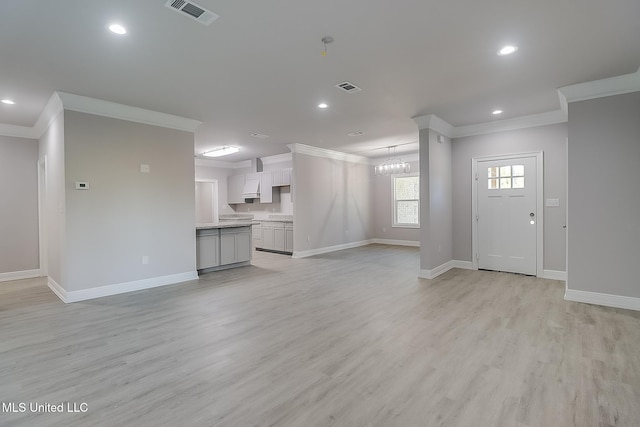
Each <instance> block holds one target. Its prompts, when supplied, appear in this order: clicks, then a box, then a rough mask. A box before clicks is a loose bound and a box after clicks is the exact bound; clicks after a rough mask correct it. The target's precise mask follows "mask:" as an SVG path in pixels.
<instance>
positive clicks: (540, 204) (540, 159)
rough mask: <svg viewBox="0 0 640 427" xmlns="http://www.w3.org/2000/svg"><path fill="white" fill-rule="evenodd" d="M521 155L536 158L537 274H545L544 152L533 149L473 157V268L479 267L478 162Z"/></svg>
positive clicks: (519, 156)
mask: <svg viewBox="0 0 640 427" xmlns="http://www.w3.org/2000/svg"><path fill="white" fill-rule="evenodd" d="M521 157H535V158H536V175H537V176H536V180H537V182H536V210H537V217H538V218H537V221H538V227H536V276H537V277H543V276H544V175H543V174H544V153H543V152H542V151H532V152H526V153H514V154H504V155H500V156H480V157H474V158H472V159H471V234H472V236H473V237H472V251H473V252H472V254H471V256H472V258H473V269H474V270H477V269H478V221H477V218H478V162H485V161H493V160H511V159H518V158H521Z"/></svg>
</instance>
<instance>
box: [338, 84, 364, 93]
mask: <svg viewBox="0 0 640 427" xmlns="http://www.w3.org/2000/svg"><path fill="white" fill-rule="evenodd" d="M336 87H337V88H338V89H342V90H343V91H345V92H349V93H352V92H359V91H361V90H362V89H360V88H359V87H358V86H356V85H354V84H353V83H349V82H342V83H338V84H337V85H336Z"/></svg>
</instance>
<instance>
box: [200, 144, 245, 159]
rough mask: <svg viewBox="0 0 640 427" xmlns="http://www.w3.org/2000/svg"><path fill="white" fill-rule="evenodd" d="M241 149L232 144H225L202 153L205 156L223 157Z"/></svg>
mask: <svg viewBox="0 0 640 427" xmlns="http://www.w3.org/2000/svg"><path fill="white" fill-rule="evenodd" d="M238 151H240V148H238V147H233V146H231V145H223V146H222V147H218V148H215V149H213V150H211V151H207V152H204V153H202V155H203V156H205V157H222V156H227V155H229V154H233V153H237V152H238Z"/></svg>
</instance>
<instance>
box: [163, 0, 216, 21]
mask: <svg viewBox="0 0 640 427" xmlns="http://www.w3.org/2000/svg"><path fill="white" fill-rule="evenodd" d="M165 6H167V7H168V8H169V9H172V10H175V11H176V12H180V13H181V14H184V15H186V16H188V17H189V18H191V19H195V20H196V21H198V22H200V23H201V24H204V25H209V24H211V23H212V22H213V21H215V20H216V19H218V18H219V16H218V15H216V14H215V13H213V12H211V11H210V10H207V9H205V8H204V7H202V6H198V5H197V4H195V3H192V2H189V1H185V0H169V1H168V2H166V3H165Z"/></svg>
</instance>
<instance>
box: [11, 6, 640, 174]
mask: <svg viewBox="0 0 640 427" xmlns="http://www.w3.org/2000/svg"><path fill="white" fill-rule="evenodd" d="M195 3H196V4H199V5H201V6H204V7H206V8H208V9H210V10H212V11H214V12H215V13H217V14H218V15H220V18H219V19H218V20H217V21H215V22H214V23H213V24H211V25H210V26H204V25H202V24H200V23H198V22H195V21H193V20H191V19H189V18H187V17H185V16H181V15H180V14H178V13H176V12H173V11H171V10H170V9H168V8H166V7H165V6H164V4H165V0H135V1H131V0H93V1H86V0H65V1H47V0H39V1H38V0H19V1H18V0H16V1H4V2H2V3H1V4H0V40H2V41H1V42H0V98H11V99H14V100H15V101H16V105H14V106H8V105H4V104H0V123H5V124H13V125H19V126H32V125H33V124H34V123H35V121H36V119H37V117H38V116H39V114H40V113H41V111H42V109H43V107H44V106H45V104H46V102H47V100H48V99H49V97H50V96H51V93H52V92H53V91H55V90H59V91H64V92H70V93H75V94H78V95H84V96H89V97H92V98H98V99H103V100H107V101H112V102H117V103H121V104H126V105H131V106H136V107H141V108H146V109H150V110H155V111H160V112H163V113H169V114H174V115H178V116H183V117H187V118H191V119H196V120H200V121H202V122H203V124H202V125H201V126H200V128H198V130H197V131H196V154H199V153H201V152H203V151H205V150H207V149H211V148H214V147H217V146H221V145H225V144H227V145H237V146H240V147H241V148H242V151H241V152H240V153H238V154H234V155H231V156H228V157H225V158H223V159H224V160H225V161H232V162H237V161H241V160H245V159H249V158H252V157H257V156H259V157H262V156H267V155H273V154H280V153H285V152H288V151H289V150H288V149H287V147H286V144H290V143H303V144H308V145H313V146H317V147H323V148H330V149H335V150H339V151H343V152H347V153H357V154H361V155H365V156H369V157H378V156H383V157H384V156H385V155H386V153H387V150H386V148H385V147H387V146H389V145H401V147H399V148H398V153H403V152H410V151H416V150H417V144H416V141H417V127H416V125H415V123H414V122H413V121H412V120H411V117H414V116H420V115H425V114H436V115H437V116H439V117H441V118H442V119H444V120H446V121H447V122H449V123H451V124H452V125H454V126H463V125H469V124H475V123H483V122H487V121H491V120H496V119H495V118H493V117H492V115H491V111H493V110H494V109H496V108H500V109H502V110H504V111H505V113H504V114H503V115H502V117H501V118H503V119H509V118H513V117H518V116H523V115H529V114H536V113H541V112H547V111H552V110H558V109H559V108H560V103H559V100H558V95H557V92H556V89H557V88H558V87H561V86H566V85H570V84H575V83H581V82H585V81H591V80H596V79H601V78H606V77H613V76H617V75H622V74H628V73H633V72H635V71H637V70H638V68H639V66H640V25H639V24H638V22H639V21H640V1H638V0H608V1H602V0H580V1H578V0H537V1H522V0H516V1H514V0H485V1H477V0H453V1H424V0H423V1H418V0H396V1H390V0H386V1H383V0H349V1H342V0H325V1H319V2H318V1H316V2H310V1H305V0H301V1H284V0H271V1H268V2H266V1H221V0H197V1H196V2H195ZM114 21H117V22H120V23H122V24H123V25H125V26H126V27H127V29H128V31H129V32H128V34H127V35H125V36H116V35H114V34H112V33H110V32H109V31H107V29H106V27H107V25H108V24H109V23H111V22H114ZM327 35H329V36H332V37H333V38H334V39H335V42H334V43H332V44H330V45H329V46H328V54H327V55H326V56H322V55H321V53H322V50H323V44H322V42H321V39H322V37H323V36H327ZM508 43H513V44H517V45H518V46H519V48H520V49H519V50H518V52H517V53H515V54H514V55H511V56H505V57H500V56H498V55H496V52H497V50H498V49H499V48H500V47H501V46H502V45H504V44H508ZM343 81H349V82H352V83H354V84H356V85H358V86H359V87H361V88H362V89H363V90H362V91H360V92H356V93H351V94H349V93H344V92H342V91H340V90H339V89H337V88H336V87H335V86H334V85H336V84H338V83H341V82H343ZM320 101H325V102H327V103H328V104H329V105H330V107H329V108H328V109H326V110H320V109H318V108H317V104H318V103H319V102H320ZM354 131H362V132H364V133H365V134H364V135H362V136H357V137H350V136H347V134H348V133H350V132H354ZM254 132H258V133H262V134H267V135H269V136H270V137H269V138H268V139H256V138H253V137H251V136H250V135H251V134H252V133H254ZM404 144H407V145H404Z"/></svg>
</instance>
